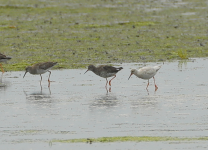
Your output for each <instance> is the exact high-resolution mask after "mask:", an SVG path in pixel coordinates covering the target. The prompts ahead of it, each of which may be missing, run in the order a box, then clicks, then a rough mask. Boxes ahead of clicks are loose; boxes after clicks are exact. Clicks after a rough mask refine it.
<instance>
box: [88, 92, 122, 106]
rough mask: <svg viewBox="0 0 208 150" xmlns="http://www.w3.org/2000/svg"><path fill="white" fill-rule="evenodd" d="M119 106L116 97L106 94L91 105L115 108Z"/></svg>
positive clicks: (97, 97)
mask: <svg viewBox="0 0 208 150" xmlns="http://www.w3.org/2000/svg"><path fill="white" fill-rule="evenodd" d="M117 104H118V100H117V97H116V95H112V94H110V95H109V94H106V95H100V96H99V95H98V96H96V98H95V100H94V101H93V102H92V103H91V104H90V107H92V108H93V107H107V108H109V107H115V106H116V105H117Z"/></svg>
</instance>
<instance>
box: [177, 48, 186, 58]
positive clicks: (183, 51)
mask: <svg viewBox="0 0 208 150" xmlns="http://www.w3.org/2000/svg"><path fill="white" fill-rule="evenodd" d="M178 56H179V57H180V58H181V59H188V56H187V51H186V50H184V49H178Z"/></svg>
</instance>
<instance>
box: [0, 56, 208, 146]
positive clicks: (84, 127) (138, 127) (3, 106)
mask: <svg viewBox="0 0 208 150" xmlns="http://www.w3.org/2000/svg"><path fill="white" fill-rule="evenodd" d="M158 64H162V63H158ZM207 64H208V59H192V60H190V61H188V62H183V61H177V62H170V63H167V62H165V63H164V65H163V66H162V68H161V69H160V70H159V72H158V73H157V75H156V76H155V79H156V83H157V85H158V87H159V89H158V90H157V91H156V92H155V91H154V85H153V79H151V80H150V85H149V91H147V90H146V89H145V88H146V85H147V81H146V80H142V79H139V78H137V77H136V76H132V77H131V78H130V80H127V79H128V77H129V75H130V70H131V69H132V68H140V67H142V66H144V65H156V63H148V64H141V63H140V64H116V65H118V66H122V67H123V68H124V69H123V70H122V71H120V72H119V73H118V74H117V77H116V78H115V79H114V80H113V81H112V87H111V92H110V91H109V87H108V88H107V90H106V88H105V83H106V81H105V79H104V78H100V77H98V76H96V75H95V74H93V73H92V72H87V73H86V74H84V72H85V71H86V70H85V69H74V70H52V74H51V80H52V81H54V82H51V86H50V88H48V82H47V78H48V74H47V73H46V74H44V75H43V81H42V87H41V86H40V83H39V81H40V76H34V75H31V74H29V73H28V74H27V75H26V76H25V78H24V79H23V78H22V77H23V74H24V72H7V73H5V74H4V75H3V78H2V82H1V84H0V85H1V86H0V122H1V124H0V145H1V149H8V148H9V149H15V150H17V149H21V150H22V149H58V148H69V147H71V148H74V149H76V148H79V149H98V148H99V149H100V146H101V147H102V149H109V148H110V147H114V148H118V149H131V148H137V149H139V148H143V149H155V148H156V147H157V148H158V149H161V148H172V149H207V148H208V142H207V141H192V142H140V143H135V142H124V143H120V142H115V143H93V144H91V145H90V144H86V143H74V144H70V143H50V141H51V140H53V139H60V140H62V139H75V138H96V137H114V136H173V137H174V136H175V137H200V136H207V135H208V78H206V75H207V74H208V66H207ZM156 144H157V146H156Z"/></svg>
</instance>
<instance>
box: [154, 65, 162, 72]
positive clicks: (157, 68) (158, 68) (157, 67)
mask: <svg viewBox="0 0 208 150" xmlns="http://www.w3.org/2000/svg"><path fill="white" fill-rule="evenodd" d="M161 67H162V65H160V66H154V68H155V69H156V71H158V70H160V68H161Z"/></svg>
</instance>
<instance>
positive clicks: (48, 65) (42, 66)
mask: <svg viewBox="0 0 208 150" xmlns="http://www.w3.org/2000/svg"><path fill="white" fill-rule="evenodd" d="M56 63H57V62H44V63H38V64H36V65H38V66H39V68H40V69H44V70H46V69H48V68H51V67H53V66H54V65H55V64H56Z"/></svg>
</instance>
